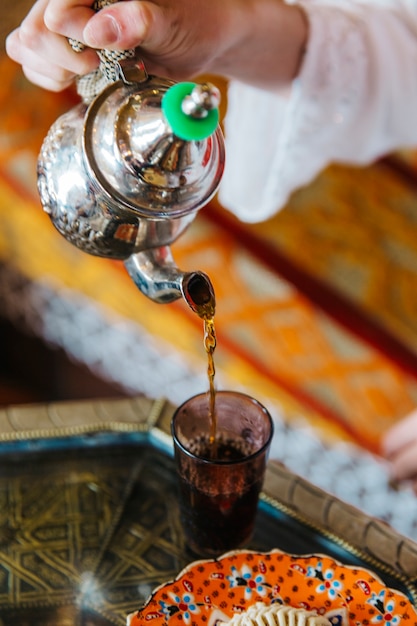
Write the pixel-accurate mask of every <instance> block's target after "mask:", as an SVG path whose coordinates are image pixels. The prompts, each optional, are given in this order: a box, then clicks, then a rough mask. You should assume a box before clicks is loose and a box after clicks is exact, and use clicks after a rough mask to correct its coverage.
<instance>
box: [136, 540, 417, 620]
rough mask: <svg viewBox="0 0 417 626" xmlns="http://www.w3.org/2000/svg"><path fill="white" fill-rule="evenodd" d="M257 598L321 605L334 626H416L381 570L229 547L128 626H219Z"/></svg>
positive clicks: (190, 570)
mask: <svg viewBox="0 0 417 626" xmlns="http://www.w3.org/2000/svg"><path fill="white" fill-rule="evenodd" d="M255 602H264V603H266V604H270V603H272V602H278V603H283V604H289V605H291V606H293V607H301V608H304V609H308V610H315V611H316V612H317V613H319V614H320V615H324V616H326V617H328V619H329V620H330V621H331V623H332V624H333V625H335V626H347V625H348V624H349V626H353V625H355V626H358V625H359V624H361V625H365V626H372V625H373V624H375V625H376V626H398V625H399V624H400V622H401V625H404V626H417V611H416V608H415V607H414V605H413V604H412V603H411V602H410V600H409V599H408V598H407V597H406V596H405V595H404V594H403V593H401V592H400V591H396V590H394V589H390V588H388V587H387V586H386V585H385V584H384V583H383V582H382V581H381V580H380V579H379V578H378V577H377V576H376V575H375V574H373V573H372V572H370V571H368V570H365V569H362V568H360V567H357V566H351V565H343V564H342V563H339V562H338V561H335V560H334V559H332V558H330V557H328V556H324V555H304V556H294V555H291V554H287V553H285V552H281V551H279V550H273V551H271V552H262V553H261V552H252V551H244V550H237V551H234V552H228V553H227V554H225V555H224V556H222V557H221V558H219V559H218V560H209V561H196V562H195V563H191V565H189V566H188V567H186V568H185V569H184V570H183V571H182V572H181V573H180V574H179V575H178V577H177V578H176V579H175V580H174V581H170V582H168V583H166V584H164V585H161V586H160V587H158V588H157V589H156V590H155V591H154V592H153V594H152V596H151V597H150V598H149V600H148V601H147V602H146V604H145V606H144V607H143V608H142V609H140V610H139V611H137V612H136V613H134V614H132V615H130V616H129V618H128V624H129V626H145V625H150V624H152V626H215V624H216V622H218V621H228V620H229V619H230V618H231V617H232V616H233V614H234V613H237V612H243V611H246V610H247V609H248V608H249V606H251V605H252V604H254V603H255Z"/></svg>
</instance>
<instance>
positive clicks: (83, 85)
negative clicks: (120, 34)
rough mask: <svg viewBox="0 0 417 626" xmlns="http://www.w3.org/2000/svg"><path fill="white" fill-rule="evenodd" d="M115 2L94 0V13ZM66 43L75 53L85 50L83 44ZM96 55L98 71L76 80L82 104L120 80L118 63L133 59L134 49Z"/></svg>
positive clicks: (70, 41)
mask: <svg viewBox="0 0 417 626" xmlns="http://www.w3.org/2000/svg"><path fill="white" fill-rule="evenodd" d="M115 2H118V0H95V2H94V4H93V9H94V11H100V10H101V9H103V8H104V7H106V6H109V5H111V4H114V3H115ZM68 41H69V43H70V45H71V48H72V49H73V50H75V52H82V51H83V50H84V48H85V46H84V44H83V43H81V42H79V41H76V40H75V39H71V38H70V39H69V40H68ZM97 54H98V57H99V59H100V65H99V67H98V69H97V70H95V71H94V72H90V73H89V74H86V75H85V76H80V77H79V78H78V79H77V91H78V94H79V95H80V96H81V98H82V99H83V100H84V102H90V101H91V100H93V98H95V97H96V96H97V95H98V94H99V93H100V92H101V91H103V89H104V88H105V87H106V86H107V85H108V84H110V83H113V82H115V81H116V80H118V79H119V78H120V73H119V66H118V63H119V61H123V60H124V59H129V58H133V57H134V56H135V50H134V48H131V49H129V50H97Z"/></svg>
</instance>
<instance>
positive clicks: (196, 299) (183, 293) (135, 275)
mask: <svg viewBox="0 0 417 626" xmlns="http://www.w3.org/2000/svg"><path fill="white" fill-rule="evenodd" d="M124 264H125V267H126V269H127V271H128V273H129V276H130V277H131V279H132V280H133V282H134V283H135V285H136V286H137V287H138V289H139V290H140V291H141V292H142V293H143V294H144V295H145V296H147V297H148V298H150V299H151V300H153V301H154V302H158V303H160V304H167V303H170V302H174V301H175V300H178V299H179V298H181V297H182V298H184V300H185V302H186V303H187V304H188V306H189V307H190V308H191V310H192V311H194V313H197V315H199V317H202V318H203V319H209V318H211V317H213V316H214V313H215V295H214V289H213V285H212V284H211V281H210V279H209V277H208V276H207V275H206V274H204V272H200V271H195V272H183V271H182V270H180V269H179V268H178V267H177V266H176V264H175V262H174V259H173V256H172V252H171V249H170V247H169V246H162V247H160V248H152V249H150V250H144V251H142V252H137V253H136V254H133V255H132V256H130V257H129V258H128V259H126V260H125V261H124Z"/></svg>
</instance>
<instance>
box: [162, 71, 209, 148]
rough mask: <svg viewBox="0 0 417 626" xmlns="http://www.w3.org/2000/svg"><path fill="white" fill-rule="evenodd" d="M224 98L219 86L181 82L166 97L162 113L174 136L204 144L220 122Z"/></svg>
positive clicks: (170, 89) (163, 101)
mask: <svg viewBox="0 0 417 626" xmlns="http://www.w3.org/2000/svg"><path fill="white" fill-rule="evenodd" d="M219 100H220V97H219V92H218V90H217V89H216V87H213V86H209V85H198V84H196V83H189V82H185V83H177V84H176V85H173V86H172V87H170V88H169V89H168V91H167V92H166V93H165V94H164V95H163V98H162V111H163V113H164V115H165V118H166V120H167V122H168V124H169V125H170V126H171V128H172V132H173V133H174V135H176V136H177V137H179V138H180V139H183V140H185V141H201V140H203V139H207V137H209V136H210V135H212V134H213V133H214V131H215V130H216V128H217V126H218V123H219V109H218V103H219Z"/></svg>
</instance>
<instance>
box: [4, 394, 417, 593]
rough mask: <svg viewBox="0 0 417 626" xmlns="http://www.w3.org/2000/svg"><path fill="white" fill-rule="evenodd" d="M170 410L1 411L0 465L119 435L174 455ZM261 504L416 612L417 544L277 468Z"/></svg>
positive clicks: (154, 404)
mask: <svg viewBox="0 0 417 626" xmlns="http://www.w3.org/2000/svg"><path fill="white" fill-rule="evenodd" d="M174 410H175V405H174V404H172V403H171V402H169V401H168V400H166V399H165V398H164V397H160V398H158V399H152V398H148V397H146V396H133V397H128V398H104V399H93V400H81V401H79V400H68V401H60V402H51V403H36V404H25V405H10V406H7V407H4V408H2V409H0V444H1V447H0V458H1V455H2V454H3V453H5V452H10V451H15V450H18V451H21V452H24V451H26V450H31V451H39V450H41V449H42V447H48V446H50V445H52V443H54V444H55V445H56V444H57V442H61V445H65V444H66V443H67V442H68V440H71V441H72V442H73V443H75V442H77V441H79V442H81V441H83V440H84V438H85V436H86V435H88V436H89V439H88V442H89V445H94V437H93V436H94V435H97V440H98V441H99V442H100V441H101V442H102V441H103V437H106V436H108V438H109V439H110V438H111V437H112V436H114V435H119V436H120V438H121V439H123V438H124V437H128V438H129V440H130V441H133V440H135V441H140V440H142V441H143V440H148V441H150V442H151V443H152V444H154V445H155V446H156V447H158V448H159V449H162V451H164V452H169V453H171V454H172V438H171V430H170V424H171V417H172V414H173V412H174ZM261 501H262V502H264V503H266V504H269V505H271V506H272V507H273V508H275V509H276V510H278V511H281V512H283V513H285V514H286V515H289V516H290V517H292V518H294V519H296V520H297V521H299V522H300V523H302V524H303V525H305V526H307V527H309V528H310V529H312V530H314V531H315V532H317V533H319V534H321V535H322V536H323V537H324V538H326V539H328V540H329V541H330V542H332V543H333V544H336V545H338V546H339V547H341V548H342V549H343V550H345V551H347V552H349V553H351V554H352V555H353V556H355V557H357V558H359V559H360V560H361V561H363V562H365V563H367V564H369V565H370V566H371V567H376V568H377V569H378V570H380V571H383V572H385V573H387V574H388V575H390V576H392V577H394V578H396V579H397V580H399V581H400V582H401V583H402V584H403V585H405V586H406V588H407V589H409V593H410V596H411V597H412V598H413V601H414V604H416V605H417V543H416V542H414V541H412V540H411V539H409V538H407V537H405V536H403V535H400V534H399V533H398V532H397V531H396V530H395V529H393V528H392V527H390V526H388V525H387V524H386V523H385V522H382V521H381V520H378V519H376V518H373V517H371V516H369V515H367V514H366V513H364V512H363V511H361V510H359V509H357V508H356V507H353V506H352V505H350V504H348V503H346V502H344V501H342V500H340V499H339V498H337V497H336V496H333V495H332V494H330V493H327V492H325V491H324V490H322V489H321V488H319V487H317V486H315V485H313V484H312V483H310V482H309V481H307V480H306V479H304V478H302V477H301V476H298V475H297V474H295V473H293V472H292V471H290V470H288V469H287V468H286V467H285V466H283V465H282V464H280V463H279V462H278V461H274V460H270V461H269V462H268V465H267V471H266V476H265V482H264V486H263V491H262V494H261Z"/></svg>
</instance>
